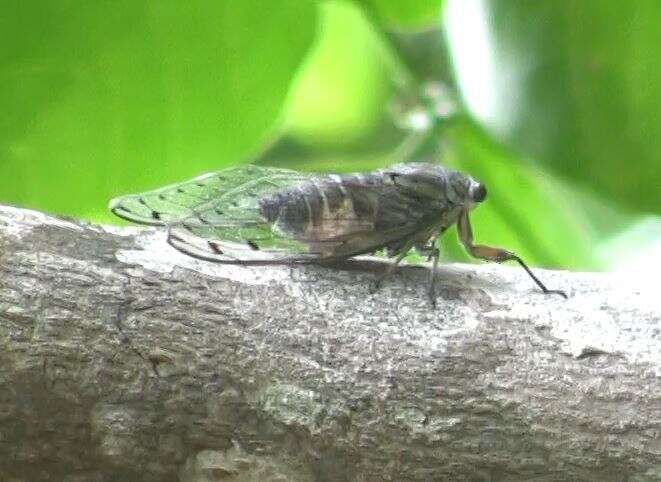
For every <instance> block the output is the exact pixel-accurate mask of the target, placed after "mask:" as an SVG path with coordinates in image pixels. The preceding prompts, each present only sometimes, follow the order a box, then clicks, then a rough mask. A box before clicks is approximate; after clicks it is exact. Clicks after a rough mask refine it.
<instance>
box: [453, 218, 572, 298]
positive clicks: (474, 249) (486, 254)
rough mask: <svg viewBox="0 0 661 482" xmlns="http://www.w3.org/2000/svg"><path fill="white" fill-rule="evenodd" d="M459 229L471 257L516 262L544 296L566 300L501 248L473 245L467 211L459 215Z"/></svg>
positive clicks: (499, 261)
mask: <svg viewBox="0 0 661 482" xmlns="http://www.w3.org/2000/svg"><path fill="white" fill-rule="evenodd" d="M457 225H458V228H459V237H460V239H461V243H462V244H463V245H464V247H465V248H466V251H468V252H469V253H470V255H471V256H473V257H475V258H479V259H484V260H486V261H495V262H496V263H502V262H503V261H510V260H512V261H516V262H517V263H519V264H520V265H521V267H522V268H523V269H525V270H526V272H527V273H528V275H529V276H530V277H531V278H532V280H533V281H534V282H535V283H536V284H537V286H539V287H540V289H541V290H542V291H543V292H544V293H546V294H555V295H560V296H562V297H563V298H565V299H566V298H567V294H566V293H565V292H564V291H562V290H550V289H548V288H547V287H546V286H544V284H543V283H542V282H541V281H540V280H539V279H538V278H537V276H535V275H534V274H533V272H532V271H531V270H530V268H529V267H528V265H526V263H524V262H523V260H522V259H521V258H520V257H519V256H518V255H516V254H515V253H512V252H511V251H507V250H505V249H502V248H493V247H491V246H483V245H479V244H477V245H476V244H473V229H472V228H471V224H470V220H469V218H468V210H463V211H462V212H461V214H460V215H459V221H458V222H457Z"/></svg>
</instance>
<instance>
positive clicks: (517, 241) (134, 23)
mask: <svg viewBox="0 0 661 482" xmlns="http://www.w3.org/2000/svg"><path fill="white" fill-rule="evenodd" d="M3 12H4V15H2V16H0V107H1V108H2V113H3V116H2V117H1V118H0V202H8V203H14V204H19V205H24V206H28V207H33V208H37V209H43V210H46V211H50V212H57V213H62V214H68V215H72V216H77V217H83V218H88V219H92V220H95V221H102V222H110V221H112V222H114V221H115V220H114V219H112V218H111V217H110V215H109V214H108V213H107V212H106V205H107V201H108V199H110V198H111V197H114V196H116V195H118V194H122V193H126V192H138V191H142V190H147V189H150V188H154V187H157V186H159V185H162V184H165V183H169V182H175V181H178V180H184V179H186V178H188V177H191V176H194V175H196V174H199V173H201V172H204V171H209V170H216V169H221V168H223V167H227V166H229V165H233V164H238V163H245V162H259V163H263V164H272V165H280V166H287V167H296V168H300V169H304V170H309V171H317V170H318V171H353V170H370V169H375V168H378V167H380V166H383V165H388V164H391V163H394V162H402V161H409V160H420V159H432V160H435V161H440V162H444V163H446V164H449V165H451V166H453V167H456V168H458V169H461V170H464V171H466V172H469V173H470V174H471V175H473V176H474V177H476V178H478V179H480V180H481V181H483V182H485V183H486V184H487V186H488V187H489V199H488V202H486V203H484V204H483V205H482V206H480V208H479V209H477V210H476V211H475V213H474V215H473V224H474V229H475V231H476V237H477V239H478V241H480V242H484V243H492V244H496V245H498V244H499V245H502V246H505V247H508V248H510V249H512V250H515V251H517V252H519V253H520V254H521V255H522V256H523V257H524V258H526V259H528V260H529V261H530V262H531V263H533V264H542V265H548V266H564V267H569V268H607V267H609V266H613V263H612V260H613V259H624V258H626V256H627V254H628V253H630V252H634V251H637V252H645V250H649V249H653V248H654V249H655V247H656V248H658V246H659V239H658V236H657V234H658V233H661V229H658V226H659V225H661V224H660V223H659V222H658V218H657V217H653V218H647V219H646V220H645V223H644V226H645V229H642V230H641V229H640V228H639V227H638V228H636V226H640V224H638V221H639V220H641V219H642V218H643V216H645V215H658V214H659V212H660V211H661V205H660V204H659V199H660V198H661V196H660V194H661V176H660V175H659V167H660V166H661V163H660V162H659V161H660V159H659V158H660V157H661V156H660V155H659V150H658V149H657V148H656V143H655V140H656V139H657V138H660V137H661V136H660V135H659V134H661V132H660V130H661V123H660V122H659V116H658V114H657V112H658V109H659V106H660V105H661V65H660V64H659V62H657V61H656V58H657V50H658V45H661V38H659V37H660V35H661V33H660V32H661V29H659V28H658V25H659V21H661V3H657V2H654V1H652V0H650V1H642V0H641V1H636V2H621V1H619V0H603V1H601V2H584V3H581V2H578V3H577V2H573V1H571V0H558V1H555V2H526V1H524V0H513V1H510V2H498V1H496V0H489V1H486V0H485V1H481V2H477V1H465V0H445V1H441V0H435V1H423V0H415V1H404V0H402V1H398V0H360V1H358V0H356V1H354V2H352V1H350V0H336V1H304V0H271V1H270V2H263V1H257V0H224V1H223V2H206V1H202V0H196V1H193V2H185V3H181V2H179V3H176V2H162V3H154V2H146V1H143V0H132V1H128V0H119V1H116V2H93V3H90V2H82V1H79V0H71V1H67V2H58V1H54V0H40V1H35V0H31V1H24V2H19V1H18V0H7V1H5V2H4V3H3ZM430 89H431V90H430ZM430 92H431V93H430ZM439 93H440V94H439ZM650 219H652V221H650ZM650 226H652V228H649V227H650ZM629 229H632V232H635V236H631V237H627V233H628V232H629ZM646 233H647V234H646ZM614 240H616V241H617V242H614ZM443 248H444V251H445V253H446V258H452V259H466V257H465V254H463V252H462V250H461V249H460V248H459V247H458V245H457V243H456V240H455V239H454V237H453V236H446V237H445V238H444V239H443Z"/></svg>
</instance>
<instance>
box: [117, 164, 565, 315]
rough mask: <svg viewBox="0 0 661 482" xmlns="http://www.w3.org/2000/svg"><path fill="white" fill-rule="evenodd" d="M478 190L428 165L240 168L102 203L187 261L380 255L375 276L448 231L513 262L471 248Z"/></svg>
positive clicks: (425, 250) (432, 245) (464, 178)
mask: <svg viewBox="0 0 661 482" xmlns="http://www.w3.org/2000/svg"><path fill="white" fill-rule="evenodd" d="M486 196H487V189H486V187H485V186H484V184H481V183H480V182H478V181H476V180H475V179H473V178H472V177H470V176H468V175H465V174H462V173H460V172H457V171H454V170H451V169H448V168H445V167H443V166H440V165H436V164H427V163H407V164H401V165H397V166H394V167H390V168H386V169H383V170H379V171H375V172H371V173H363V174H344V175H337V174H329V175H318V174H317V175H316V174H307V173H301V172H297V171H293V170H288V169H280V168H272V167H261V166H255V165H246V166H241V167H235V168H231V169H225V170H222V171H218V172H213V173H210V174H205V175H202V176H199V177H196V178H194V179H192V180H190V181H186V182H182V183H179V184H173V185H170V186H166V187H162V188H160V189H156V190H154V191H149V192H146V193H143V194H133V195H127V196H122V197H118V198H116V199H113V200H112V201H111V202H110V209H111V210H112V212H113V213H115V214H116V215H118V216H120V217H122V218H124V219H127V220H129V221H134V222H137V223H141V224H147V225H155V226H165V227H166V228H167V233H168V235H167V239H168V243H169V244H170V245H172V246H173V247H174V248H176V249H178V250H179V251H182V252H183V253H186V254H188V255H190V256H193V257H195V258H200V259H204V260H209V261H216V262H219V263H229V264H241V265H268V264H298V263H324V264H326V263H329V262H334V261H340V260H344V259H347V258H350V257H352V256H357V255H361V254H371V253H376V252H383V253H385V254H386V255H387V256H389V257H392V258H395V260H394V263H391V265H390V266H389V267H388V269H387V270H386V272H385V275H387V274H388V273H390V272H391V271H392V269H393V268H394V267H395V266H397V264H398V263H399V262H400V261H401V260H402V259H403V258H404V257H405V256H406V255H407V253H409V251H411V250H412V249H416V250H417V251H418V252H420V253H422V254H424V255H426V256H427V257H428V259H429V260H430V261H432V269H431V271H430V282H429V294H430V298H431V299H432V302H433V300H434V297H435V295H434V293H435V287H434V284H435V279H436V276H435V272H436V268H437V265H438V260H439V249H438V248H437V246H436V241H437V239H438V238H439V236H441V235H442V234H443V233H444V232H445V231H446V230H447V229H448V228H449V227H450V226H452V225H454V224H457V227H458V232H459V238H460V240H461V242H462V244H463V245H464V247H465V248H466V250H467V251H468V253H470V254H471V255H472V256H473V257H475V258H479V259H483V260H488V261H495V262H503V261H508V260H513V261H516V262H518V263H519V264H520V265H521V266H522V267H523V268H524V269H525V270H526V272H527V273H528V274H529V275H530V277H531V278H532V280H533V281H534V282H535V283H536V284H537V286H539V288H540V289H541V290H542V291H543V292H544V293H548V294H558V295H561V296H563V297H565V298H566V295H565V293H564V292H563V291H559V290H549V289H547V288H546V286H545V285H544V284H543V283H542V282H541V281H540V280H539V279H538V278H537V277H536V276H535V275H534V274H533V273H532V271H531V270H530V268H529V267H528V266H527V265H526V263H524V261H523V260H522V259H521V258H520V257H519V256H517V255H516V254H515V253H513V252H511V251H507V250H505V249H501V248H495V247H490V246H483V245H479V244H474V242H473V232H472V229H471V224H470V220H469V213H470V211H471V210H472V209H473V208H474V207H475V206H477V205H478V204H479V203H481V202H482V201H484V200H485V198H486Z"/></svg>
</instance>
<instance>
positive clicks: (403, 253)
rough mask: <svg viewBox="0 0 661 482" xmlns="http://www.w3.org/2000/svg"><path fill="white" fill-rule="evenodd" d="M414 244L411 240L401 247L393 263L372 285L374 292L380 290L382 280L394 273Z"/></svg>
mask: <svg viewBox="0 0 661 482" xmlns="http://www.w3.org/2000/svg"><path fill="white" fill-rule="evenodd" d="M414 244H415V242H414V241H413V240H409V241H407V242H406V244H405V245H404V246H403V247H402V249H401V250H400V251H399V254H398V255H397V258H395V261H393V262H392V263H390V264H389V265H388V267H387V268H386V270H385V271H384V272H383V274H381V275H380V276H379V277H378V278H377V279H376V282H375V283H374V291H378V290H379V289H380V288H381V285H382V284H383V280H385V279H386V278H388V277H389V276H390V275H391V274H392V272H393V271H395V268H397V265H398V264H399V263H400V262H401V261H402V260H403V259H404V256H406V255H407V254H408V252H409V251H410V250H411V248H412V247H413V245H414Z"/></svg>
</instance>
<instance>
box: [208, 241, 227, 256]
mask: <svg viewBox="0 0 661 482" xmlns="http://www.w3.org/2000/svg"><path fill="white" fill-rule="evenodd" d="M207 244H208V245H209V248H211V251H213V252H214V254H223V250H222V249H220V247H219V246H218V243H215V242H213V241H207Z"/></svg>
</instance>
